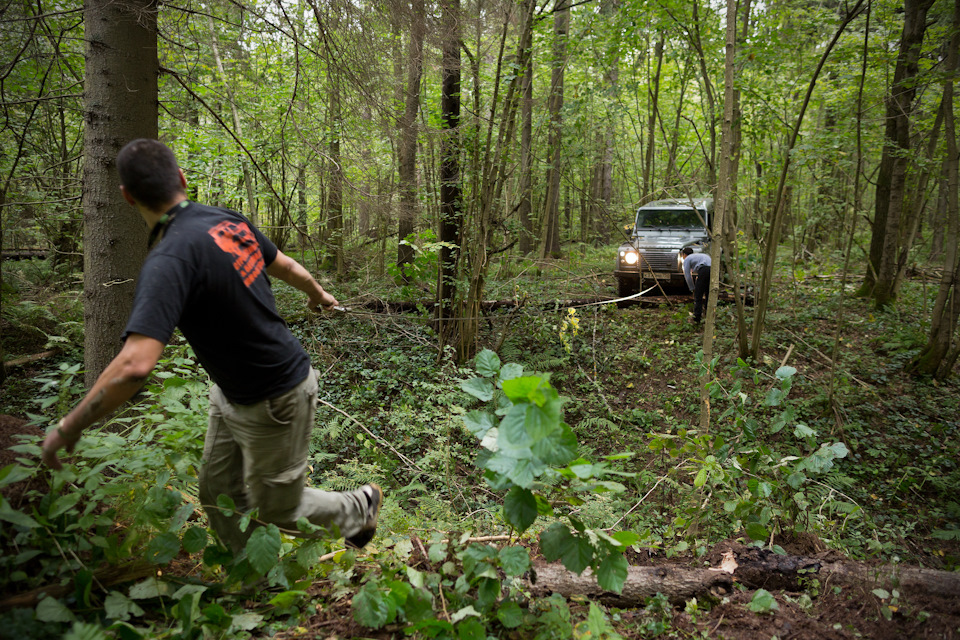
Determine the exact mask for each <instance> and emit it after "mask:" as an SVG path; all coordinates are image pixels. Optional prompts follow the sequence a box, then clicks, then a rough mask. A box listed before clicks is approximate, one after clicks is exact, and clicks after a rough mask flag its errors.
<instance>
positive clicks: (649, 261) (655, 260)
mask: <svg viewBox="0 0 960 640" xmlns="http://www.w3.org/2000/svg"><path fill="white" fill-rule="evenodd" d="M640 270H641V271H647V270H650V271H676V270H677V254H676V253H673V252H670V251H646V252H643V253H641V254H640Z"/></svg>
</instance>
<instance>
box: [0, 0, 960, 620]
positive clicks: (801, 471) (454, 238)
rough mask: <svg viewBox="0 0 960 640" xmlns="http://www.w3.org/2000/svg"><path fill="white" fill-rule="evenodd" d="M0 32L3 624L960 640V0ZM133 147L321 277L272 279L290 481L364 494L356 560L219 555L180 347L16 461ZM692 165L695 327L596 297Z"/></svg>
mask: <svg viewBox="0 0 960 640" xmlns="http://www.w3.org/2000/svg"><path fill="white" fill-rule="evenodd" d="M0 33H2V38H0V51H2V54H0V107H2V111H0V216H2V252H3V263H2V267H3V269H2V283H0V284H2V325H0V327H2V336H0V356H2V357H0V362H2V363H3V367H2V370H0V372H2V378H0V384H2V400H0V413H2V414H4V416H3V418H2V419H3V423H2V424H0V427H2V428H0V432H2V433H0V435H2V438H3V449H4V457H3V459H2V461H0V489H2V491H3V500H2V502H0V520H2V521H3V530H2V533H0V540H2V543H3V548H4V552H3V558H2V560H0V575H2V576H3V578H2V585H3V587H2V589H0V611H2V613H0V616H2V618H0V619H2V621H3V624H4V625H19V626H10V627H7V626H5V627H4V628H10V629H18V630H20V631H19V635H18V636H17V637H50V636H51V634H53V635H56V634H67V635H66V636H65V637H76V638H81V637H82V638H100V637H119V638H137V637H143V638H146V637H170V638H181V637H182V638H194V637H263V636H266V635H274V636H277V637H331V636H332V637H384V638H386V637H400V636H402V635H404V634H412V635H414V636H417V637H458V638H483V637H487V636H493V637H517V638H551V637H591V638H594V637H611V638H612V637H617V636H624V637H648V636H656V635H660V636H668V637H693V636H700V635H705V636H710V637H712V636H718V637H737V638H751V637H757V638H770V637H771V636H774V635H776V636H777V637H810V636H812V635H816V636H817V637H838V638H846V637H854V636H855V635H856V634H861V635H864V636H867V637H888V636H889V637H938V638H939V637H958V635H960V610H958V604H957V602H958V601H960V597H958V596H960V583H958V580H957V575H958V574H957V572H956V569H957V565H958V559H960V501H958V500H957V495H958V489H960V469H958V464H960V462H958V461H960V435H958V426H957V425H958V421H960V407H958V393H957V386H956V380H955V374H956V361H957V358H958V355H960V343H958V340H957V318H958V315H960V298H958V296H957V292H956V286H957V282H958V277H960V271H958V269H960V254H958V236H960V233H958V232H960V215H958V150H957V131H956V125H955V109H956V105H957V97H956V95H955V85H956V82H957V78H958V73H957V56H958V50H960V1H958V0H906V1H901V2H893V1H888V0H870V1H868V0H859V1H852V2H845V3H836V2H825V3H809V2H798V1H796V0H783V1H781V2H774V3H758V2H751V1H750V0H742V1H741V2H739V3H737V2H734V0H729V2H728V3H726V4H721V3H702V2H700V0H690V1H687V2H671V1H667V0H663V1H659V2H634V1H632V0H597V1H588V2H570V1H569V0H556V2H554V1H552V0H551V1H544V2H537V1H535V0H518V1H516V2H509V1H506V2H504V1H498V0H494V1H490V2H482V1H481V2H467V1H465V0H442V1H440V2H437V3H429V2H425V0H412V1H410V2H401V1H390V2H376V3H344V2H339V1H336V0H335V1H333V2H326V3H318V2H313V1H312V0H304V1H301V2H285V1H278V2H272V3H271V2H261V3H259V4H257V3H243V2H217V1H215V2H208V3H193V2H190V1H184V2H178V3H163V4H157V3H152V2H139V1H138V2H126V1H124V2H107V1H101V0H90V1H89V2H87V3H85V4H83V5H81V4H77V3H72V2H60V1H58V2H46V1H45V0H38V1H37V2H33V3H28V2H24V1H23V0H11V1H10V2H8V3H6V4H3V5H2V6H0ZM137 137H155V138H159V139H161V140H163V141H164V142H166V143H167V144H168V145H170V147H171V148H172V149H173V150H174V152H175V153H176V154H177V156H178V159H179V161H180V163H181V166H182V167H183V169H184V171H185V174H186V176H187V180H188V197H189V198H190V199H193V200H196V201H198V202H201V203H204V204H211V205H218V206H222V207H227V208H232V209H235V210H237V211H240V212H241V213H243V214H244V215H246V216H247V217H248V218H250V219H251V221H253V222H254V223H255V224H257V225H258V226H259V227H260V228H261V229H263V231H264V232H265V233H266V234H267V235H268V236H269V237H270V238H271V240H273V241H274V242H275V243H276V244H277V245H278V247H280V249H281V250H282V251H284V252H285V253H288V254H290V255H292V256H294V257H295V258H297V259H298V260H300V261H301V262H302V263H303V264H304V265H305V266H307V268H308V269H310V271H311V272H312V273H314V275H316V276H317V277H318V279H319V280H320V281H321V282H322V283H323V285H324V287H325V288H327V289H328V290H329V291H331V293H333V294H334V295H335V296H336V297H337V298H338V299H339V300H340V301H341V303H343V304H344V306H345V307H346V311H344V312H339V313H335V314H323V315H320V316H314V315H313V314H311V313H310V312H308V311H307V310H306V309H305V307H304V300H301V299H300V298H299V297H298V296H297V294H296V292H295V291H293V290H291V289H288V288H286V287H285V286H275V288H276V290H277V297H278V303H279V306H280V309H281V313H282V314H283V315H284V317H285V319H286V320H287V322H288V323H289V324H290V326H291V328H292V329H293V330H294V332H295V333H296V334H297V336H298V337H299V338H300V339H301V341H302V342H303V344H304V346H305V347H306V348H307V350H308V352H309V353H310V354H311V357H312V359H313V361H314V367H315V368H316V369H318V370H319V371H320V373H321V392H320V394H321V395H320V399H321V407H320V411H319V414H318V420H317V425H318V426H317V431H316V433H315V439H314V449H313V451H312V461H313V469H312V473H311V481H312V482H313V483H314V484H315V485H317V486H321V487H325V488H330V489H342V488H353V487H355V486H357V485H358V484H361V483H364V482H369V481H376V482H379V483H380V484H381V485H383V486H384V488H385V489H386V492H387V503H386V506H385V508H384V512H383V515H382V518H381V521H382V524H381V533H380V535H379V536H378V538H377V539H376V540H375V542H374V544H373V546H372V548H371V549H368V550H367V551H365V552H362V553H357V552H353V551H346V552H345V551H343V545H342V542H340V543H338V541H337V539H336V538H332V539H331V538H322V539H303V538H294V537H291V536H289V535H287V534H288V533H289V532H281V531H279V530H277V529H276V527H274V526H272V525H271V526H267V527H260V528H258V529H257V535H256V536H253V537H252V538H251V541H252V545H253V546H248V549H247V552H246V553H245V555H244V556H243V557H238V558H233V557H230V554H228V553H226V552H224V551H223V550H222V549H220V548H219V546H218V545H217V544H216V542H215V541H214V540H213V539H212V538H211V537H210V536H209V534H208V533H207V530H206V527H205V519H204V516H203V513H202V511H201V510H200V509H199V508H198V505H197V503H196V485H195V480H196V468H197V465H198V464H199V456H200V443H201V442H202V434H203V430H204V426H205V411H206V402H207V401H206V389H207V386H208V382H207V377H206V374H205V373H204V372H203V370H202V368H200V367H199V366H198V365H197V363H196V362H195V358H194V356H193V354H192V352H191V351H190V349H189V348H188V347H187V346H186V344H185V343H184V342H183V341H182V340H181V339H180V338H179V337H176V338H175V339H174V341H172V343H171V345H170V346H168V348H167V350H166V352H165V357H164V360H163V361H162V362H161V365H160V367H159V368H158V369H157V371H156V372H155V374H154V376H153V378H152V379H151V380H150V382H149V383H148V385H147V386H146V387H145V388H144V391H143V392H142V393H141V394H140V395H139V396H138V397H137V398H136V399H135V402H134V403H131V404H130V405H128V406H127V407H125V408H124V409H123V410H121V411H120V412H119V413H118V414H117V415H116V416H114V417H113V418H112V419H111V420H110V421H109V422H108V423H107V424H106V425H104V426H103V427H102V428H100V429H98V430H96V432H93V431H94V430H91V433H89V435H88V436H85V438H84V441H83V442H81V444H80V446H79V448H78V452H77V455H76V456H75V457H74V464H73V465H71V466H69V467H68V469H67V470H65V471H64V472H59V473H56V474H51V473H50V472H49V471H47V470H45V469H42V468H40V467H39V466H38V462H37V459H36V458H35V457H34V456H35V454H36V453H37V451H38V450H39V447H38V443H39V438H40V437H42V433H43V430H44V429H46V428H48V427H49V425H51V424H53V423H55V421H56V420H57V419H58V418H59V417H60V416H62V415H63V413H64V412H65V411H67V410H69V408H70V407H71V406H73V404H74V403H75V402H76V401H77V400H78V399H79V397H80V396H81V394H82V392H83V389H84V387H85V386H89V385H90V384H91V383H92V381H93V380H95V379H96V376H97V375H98V374H99V372H100V371H101V370H102V369H103V367H104V366H105V365H106V363H107V362H109V361H110V359H111V358H112V357H113V356H114V355H115V354H116V352H117V350H118V349H119V346H120V345H119V342H118V340H117V337H118V336H119V335H120V334H121V332H122V329H123V326H124V324H125V322H126V318H127V314H128V312H129V309H130V305H131V303H132V298H133V290H134V285H135V282H136V278H137V273H138V270H139V267H140V264H141V263H142V261H143V258H144V256H145V254H146V240H147V233H146V229H145V227H144V226H143V224H142V222H141V219H140V217H139V216H138V215H137V214H136V212H135V211H134V210H133V209H132V208H131V207H130V206H129V205H127V204H126V203H124V202H123V200H122V198H121V197H120V193H119V189H118V182H117V176H116V171H115V167H114V158H115V157H116V153H117V152H118V151H119V149H120V148H121V147H122V146H123V145H124V144H125V143H126V142H128V141H129V140H131V139H133V138H137ZM704 195H706V196H711V197H713V198H714V200H715V204H716V212H717V215H716V218H715V223H714V225H715V226H714V227H713V230H712V231H713V242H712V243H711V246H710V252H711V254H712V256H713V260H714V264H715V265H716V264H722V268H721V269H714V270H713V271H714V274H713V275H714V281H713V283H712V287H713V289H712V295H711V302H710V307H709V309H708V313H707V316H706V323H705V324H706V326H705V327H704V329H703V330H702V331H701V330H699V329H697V328H695V327H693V326H691V325H689V323H688V315H689V313H688V312H689V309H690V298H689V296H687V295H686V292H672V293H673V294H674V295H671V296H660V297H658V298H657V299H656V301H655V302H646V303H643V302H642V301H637V300H634V301H628V302H626V303H621V304H620V305H619V306H618V305H617V304H615V303H614V304H609V303H605V301H609V300H612V299H614V297H615V291H616V283H615V281H614V279H613V276H612V271H613V269H614V259H615V254H616V247H617V245H618V244H619V243H620V242H621V241H622V240H623V239H624V238H625V234H626V231H625V225H629V224H630V223H632V222H633V216H634V212H635V211H636V209H637V207H638V206H640V205H642V204H645V203H647V202H650V201H652V200H655V199H659V198H666V197H672V198H694V197H698V196H704ZM230 320H231V319H229V318H225V319H224V322H229V321H230ZM511 411H512V412H513V413H511ZM521 415H522V417H518V416H521ZM511 416H513V417H511ZM218 508H223V509H227V510H229V509H230V508H231V505H229V504H221V505H218ZM248 517H249V519H250V522H251V523H252V524H251V526H256V525H257V522H256V520H257V518H256V514H255V513H253V514H248ZM271 527H272V528H271ZM728 554H732V555H729V557H735V558H736V559H737V562H739V563H740V567H741V568H740V569H739V571H740V573H739V574H738V573H737V571H736V570H733V569H731V571H733V573H732V574H731V573H730V572H727V571H721V572H720V573H721V574H722V575H723V576H727V577H723V578H722V579H720V578H717V577H716V575H717V574H715V573H704V572H705V571H707V567H712V568H718V567H720V566H721V564H722V562H723V559H724V558H727V557H728ZM777 558H781V559H783V558H788V559H791V560H790V562H791V563H792V564H790V566H789V568H785V567H786V565H785V564H784V561H782V560H777ZM751 562H752V563H754V565H755V566H754V565H750V566H751V567H752V568H750V570H749V572H747V573H745V571H746V569H744V567H746V566H747V565H749V564H750V563H751ZM757 563H759V564H757ZM778 563H779V564H778ZM728 566H729V565H728ZM158 567H159V568H160V569H161V571H162V573H163V579H157V577H156V574H157V568H158ZM649 567H657V570H658V571H660V572H661V573H660V574H657V575H658V576H660V577H654V578H650V576H646V577H645V574H643V573H642V571H643V569H644V568H649ZM921 567H923V568H924V569H923V570H921V569H920V568H921ZM588 568H589V570H590V573H588V574H584V575H588V576H591V575H592V576H593V578H590V580H593V583H592V586H584V583H579V582H575V581H574V578H573V576H577V575H580V574H583V572H584V570H585V569H588ZM554 572H558V573H556V575H555V573H554ZM671 572H673V573H671ZM684 572H688V573H684ZM689 572H694V573H689ZM696 572H700V573H696ZM661 574H662V575H661ZM668 575H669V576H671V577H670V579H668V578H667V577H665V576H668ZM537 576H539V580H538V579H537ZM677 576H679V577H677ZM729 576H733V577H732V578H730V577H729ZM758 576H759V577H758ZM568 578H569V580H570V581H568ZM674 578H676V580H674ZM644 580H648V582H649V581H650V580H652V582H650V583H649V584H648V583H644ZM571 581H572V582H571ZM684 581H686V582H684ZM640 583H644V585H645V586H644V589H647V591H644V590H642V589H641V590H640V591H634V590H633V589H634V587H636V585H638V584H640ZM681 583H682V584H684V585H689V584H693V583H696V585H697V586H695V587H689V586H683V587H681V586H678V585H680V584H681ZM251 585H255V586H251ZM538 585H539V586H538ZM544 585H546V586H544ZM570 585H573V586H570ZM637 588H639V587H637ZM612 594H620V595H619V596H618V597H619V598H620V599H616V598H614V597H613V596H612ZM631 598H632V599H631ZM70 634H72V635H70Z"/></svg>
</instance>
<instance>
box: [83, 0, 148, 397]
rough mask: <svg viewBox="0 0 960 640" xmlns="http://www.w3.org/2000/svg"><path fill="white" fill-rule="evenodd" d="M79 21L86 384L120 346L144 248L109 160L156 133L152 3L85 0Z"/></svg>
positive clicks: (135, 218)
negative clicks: (135, 141) (83, 73)
mask: <svg viewBox="0 0 960 640" xmlns="http://www.w3.org/2000/svg"><path fill="white" fill-rule="evenodd" d="M84 28H85V36H84V37H85V39H86V41H87V49H86V64H87V68H86V87H85V91H84V111H85V121H86V130H85V132H84V141H83V148H84V171H83V174H84V175H83V196H82V202H83V214H84V286H83V293H84V314H83V315H84V323H85V341H84V365H85V368H86V378H85V380H86V384H87V386H88V387H90V386H92V385H93V383H94V381H96V379H97V377H98V376H99V375H100V372H101V371H103V369H104V368H105V367H106V366H107V364H109V362H110V360H112V359H113V357H114V356H115V355H116V354H117V353H118V352H119V350H120V346H121V343H120V334H121V332H122V331H123V327H124V325H125V324H126V321H127V316H128V315H130V309H131V307H132V306H133V292H134V285H135V284H136V279H137V274H138V272H139V270H140V265H141V264H142V263H143V258H144V256H145V255H146V251H147V246H146V245H147V232H146V228H145V227H144V224H143V220H141V219H140V216H139V215H137V213H136V211H134V210H133V209H131V207H130V205H128V204H127V203H126V202H124V200H123V198H122V197H121V195H120V189H119V186H120V184H119V178H118V177H117V172H116V166H115V164H114V163H115V160H116V157H117V153H118V152H119V151H120V148H121V147H123V145H124V144H126V143H127V142H129V141H130V140H132V139H134V138H156V137H157V95H158V94H157V78H158V75H159V62H158V59H157V6H156V4H155V3H154V2H152V1H147V2H142V1H140V2H137V1H131V2H112V1H111V0H87V2H86V4H85V6H84Z"/></svg>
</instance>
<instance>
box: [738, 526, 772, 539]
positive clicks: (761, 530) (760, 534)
mask: <svg viewBox="0 0 960 640" xmlns="http://www.w3.org/2000/svg"><path fill="white" fill-rule="evenodd" d="M744 529H746V531H747V535H748V536H750V538H751V539H752V540H766V539H767V537H768V536H769V535H770V532H769V531H767V528H766V527H765V526H763V525H762V524H760V523H759V522H748V523H747V524H746V526H745V527H744Z"/></svg>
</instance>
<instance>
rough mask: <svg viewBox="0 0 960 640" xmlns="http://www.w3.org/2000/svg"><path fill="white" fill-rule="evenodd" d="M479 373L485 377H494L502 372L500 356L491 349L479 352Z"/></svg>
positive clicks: (477, 367)
mask: <svg viewBox="0 0 960 640" xmlns="http://www.w3.org/2000/svg"><path fill="white" fill-rule="evenodd" d="M476 369H477V373H479V374H480V375H482V376H483V377H485V378H493V377H495V376H496V375H497V374H498V373H500V356H498V355H497V354H496V353H495V352H493V351H491V350H490V349H484V350H483V351H481V352H480V353H479V354H477V366H476Z"/></svg>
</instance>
